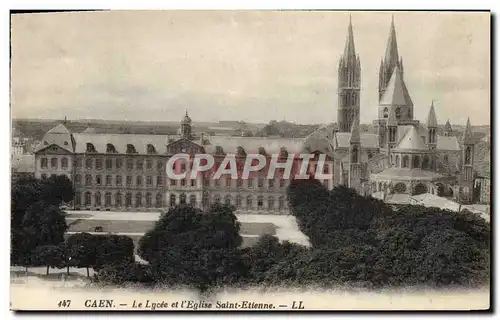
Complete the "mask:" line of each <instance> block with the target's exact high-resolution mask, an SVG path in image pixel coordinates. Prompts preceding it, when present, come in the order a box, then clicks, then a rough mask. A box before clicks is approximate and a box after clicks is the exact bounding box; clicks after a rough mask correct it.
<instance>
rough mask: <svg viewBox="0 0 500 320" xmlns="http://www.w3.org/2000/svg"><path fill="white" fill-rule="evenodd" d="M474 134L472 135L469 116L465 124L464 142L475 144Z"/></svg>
mask: <svg viewBox="0 0 500 320" xmlns="http://www.w3.org/2000/svg"><path fill="white" fill-rule="evenodd" d="M473 138H474V136H473V135H472V128H471V125H470V118H467V124H466V125H465V131H464V135H463V136H462V143H463V144H464V145H465V144H474V139H473Z"/></svg>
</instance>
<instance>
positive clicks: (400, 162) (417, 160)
mask: <svg viewBox="0 0 500 320" xmlns="http://www.w3.org/2000/svg"><path fill="white" fill-rule="evenodd" d="M391 158H392V163H393V166H395V167H398V168H410V156H408V155H404V156H402V157H400V156H399V155H396V156H394V155H391ZM446 162H448V156H446ZM411 167H412V168H422V169H430V168H432V159H430V158H429V156H423V160H422V161H421V157H420V156H417V155H414V156H413V163H412V166H411Z"/></svg>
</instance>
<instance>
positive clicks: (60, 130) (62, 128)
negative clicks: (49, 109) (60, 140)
mask: <svg viewBox="0 0 500 320" xmlns="http://www.w3.org/2000/svg"><path fill="white" fill-rule="evenodd" d="M47 133H65V134H68V133H70V132H69V130H68V128H66V126H65V125H64V124H62V123H60V124H58V125H57V126H55V127H54V128H52V129H50V130H49V131H47Z"/></svg>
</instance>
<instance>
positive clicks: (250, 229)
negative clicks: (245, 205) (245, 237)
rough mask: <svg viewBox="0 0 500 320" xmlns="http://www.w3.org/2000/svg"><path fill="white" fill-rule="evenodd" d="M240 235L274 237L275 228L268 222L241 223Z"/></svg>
mask: <svg viewBox="0 0 500 320" xmlns="http://www.w3.org/2000/svg"><path fill="white" fill-rule="evenodd" d="M240 234H252V235H263V234H269V235H275V234H276V227H275V226H274V224H272V223H269V222H241V226H240Z"/></svg>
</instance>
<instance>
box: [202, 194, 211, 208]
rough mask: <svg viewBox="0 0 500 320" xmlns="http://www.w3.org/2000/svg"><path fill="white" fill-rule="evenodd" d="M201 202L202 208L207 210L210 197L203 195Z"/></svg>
mask: <svg viewBox="0 0 500 320" xmlns="http://www.w3.org/2000/svg"><path fill="white" fill-rule="evenodd" d="M202 202H203V203H202V204H203V207H204V208H207V207H208V206H209V205H210V197H209V196H208V193H204V194H203V200H202Z"/></svg>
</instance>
